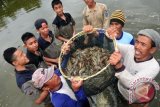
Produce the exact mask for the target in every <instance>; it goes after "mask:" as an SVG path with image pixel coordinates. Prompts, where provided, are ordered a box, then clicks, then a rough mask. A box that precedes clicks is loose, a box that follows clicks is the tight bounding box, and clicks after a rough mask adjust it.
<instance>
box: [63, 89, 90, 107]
mask: <svg viewBox="0 0 160 107" xmlns="http://www.w3.org/2000/svg"><path fill="white" fill-rule="evenodd" d="M75 95H76V98H77V101H75V100H72V99H71V100H69V101H67V102H66V103H65V105H63V107H90V106H89V101H88V99H87V97H86V95H85V93H84V91H83V88H80V89H79V90H78V91H77V92H75Z"/></svg>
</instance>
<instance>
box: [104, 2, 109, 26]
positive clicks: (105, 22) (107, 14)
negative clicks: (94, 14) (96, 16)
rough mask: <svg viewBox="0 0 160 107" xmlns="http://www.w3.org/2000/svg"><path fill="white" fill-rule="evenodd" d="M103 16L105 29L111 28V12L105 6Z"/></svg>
mask: <svg viewBox="0 0 160 107" xmlns="http://www.w3.org/2000/svg"><path fill="white" fill-rule="evenodd" d="M103 16H104V22H103V28H104V29H106V28H107V27H108V26H109V12H108V8H107V6H106V5H104V8H103Z"/></svg>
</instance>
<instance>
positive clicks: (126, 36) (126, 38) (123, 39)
mask: <svg viewBox="0 0 160 107" xmlns="http://www.w3.org/2000/svg"><path fill="white" fill-rule="evenodd" d="M116 40H117V42H118V43H122V44H131V45H134V38H133V36H132V35H131V34H130V33H127V32H124V31H123V32H122V34H121V36H120V37H119V38H116Z"/></svg>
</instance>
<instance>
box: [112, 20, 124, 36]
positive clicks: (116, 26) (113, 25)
mask: <svg viewBox="0 0 160 107" xmlns="http://www.w3.org/2000/svg"><path fill="white" fill-rule="evenodd" d="M110 27H113V28H115V29H116V30H117V31H118V32H119V34H118V36H120V33H121V32H122V28H123V26H122V25H121V24H120V23H118V22H111V24H110Z"/></svg>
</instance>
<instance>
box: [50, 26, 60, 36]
mask: <svg viewBox="0 0 160 107" xmlns="http://www.w3.org/2000/svg"><path fill="white" fill-rule="evenodd" d="M52 27H53V31H54V35H55V37H58V36H59V35H60V32H59V29H58V27H57V25H56V24H52Z"/></svg>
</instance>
